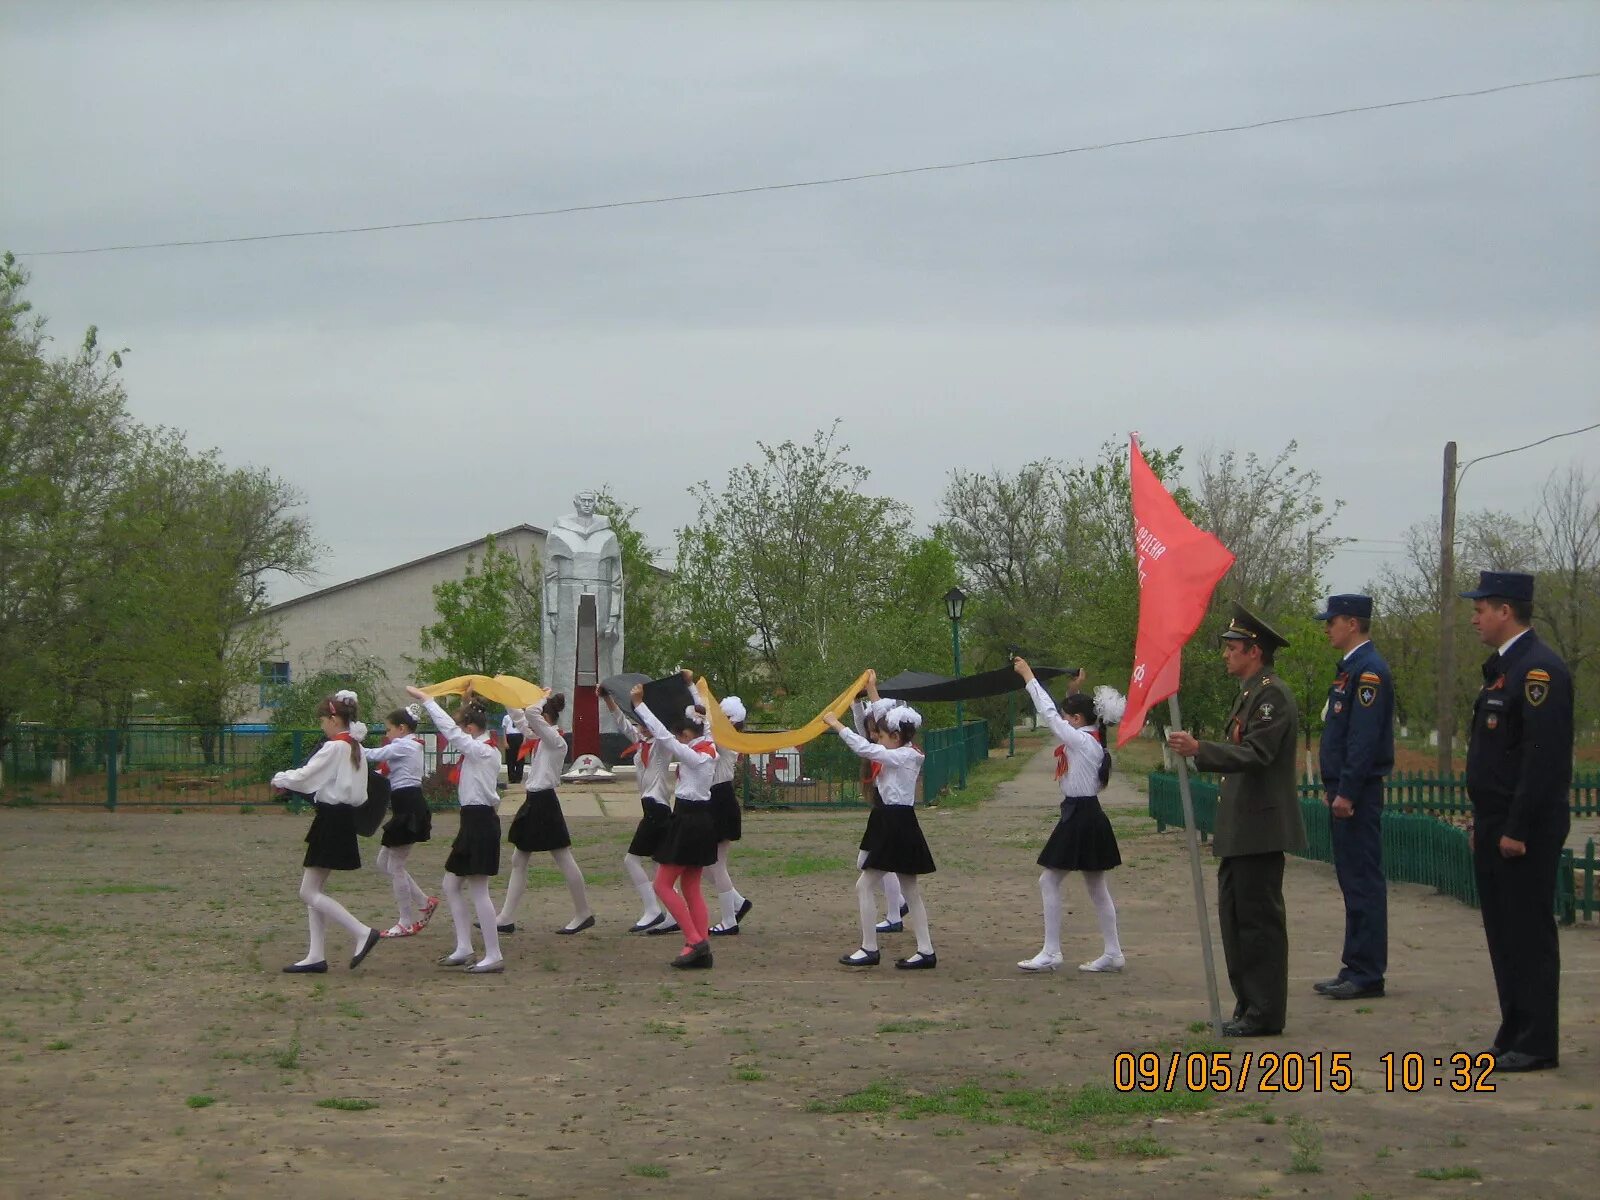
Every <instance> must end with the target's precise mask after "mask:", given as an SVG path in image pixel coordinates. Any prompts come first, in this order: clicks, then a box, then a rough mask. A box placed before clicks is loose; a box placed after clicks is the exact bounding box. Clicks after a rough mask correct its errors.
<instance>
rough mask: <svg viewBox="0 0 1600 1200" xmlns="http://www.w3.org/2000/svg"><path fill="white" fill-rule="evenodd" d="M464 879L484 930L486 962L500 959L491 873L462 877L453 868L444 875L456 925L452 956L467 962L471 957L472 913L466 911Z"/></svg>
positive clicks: (446, 895)
mask: <svg viewBox="0 0 1600 1200" xmlns="http://www.w3.org/2000/svg"><path fill="white" fill-rule="evenodd" d="M463 882H465V883H466V885H467V888H466V890H467V892H468V893H469V894H470V895H471V896H472V907H473V910H474V911H475V912H476V913H477V916H478V925H479V927H480V928H481V929H482V930H483V960H482V961H484V962H486V963H497V962H499V961H500V934H499V933H498V932H496V930H495V927H494V902H493V901H492V900H490V899H489V877H488V876H487V875H468V876H467V877H466V879H465V881H463V879H462V877H461V876H460V875H455V874H452V873H450V872H448V871H447V872H446V873H445V877H444V899H445V903H446V904H448V905H449V906H450V921H451V923H452V924H453V925H455V927H456V948H455V952H454V953H453V954H451V956H450V957H451V958H454V959H456V960H457V961H459V962H466V961H467V960H468V959H470V958H471V957H472V916H473V914H472V913H470V912H468V911H467V904H466V897H465V896H463V895H462V894H461V884H462V883H463Z"/></svg>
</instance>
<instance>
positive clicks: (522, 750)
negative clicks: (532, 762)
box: [517, 738, 539, 762]
mask: <svg viewBox="0 0 1600 1200" xmlns="http://www.w3.org/2000/svg"><path fill="white" fill-rule="evenodd" d="M537 753H539V739H538V738H523V739H522V745H521V746H519V747H518V748H517V761H518V762H527V761H528V760H529V759H530V758H532V757H533V756H534V755H535V754H537Z"/></svg>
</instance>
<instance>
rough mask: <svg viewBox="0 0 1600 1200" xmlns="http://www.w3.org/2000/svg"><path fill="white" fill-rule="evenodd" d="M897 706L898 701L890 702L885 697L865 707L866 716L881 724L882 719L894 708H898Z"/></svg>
mask: <svg viewBox="0 0 1600 1200" xmlns="http://www.w3.org/2000/svg"><path fill="white" fill-rule="evenodd" d="M899 704H900V701H898V700H890V699H888V698H887V697H885V698H883V699H880V700H874V701H873V702H872V703H871V704H869V705H867V715H868V716H870V717H871V718H872V719H873V720H874V721H878V722H880V723H881V722H882V721H883V718H884V717H885V716H887V715H888V714H889V712H890V711H892V710H893V709H894V708H896V707H898V705H899Z"/></svg>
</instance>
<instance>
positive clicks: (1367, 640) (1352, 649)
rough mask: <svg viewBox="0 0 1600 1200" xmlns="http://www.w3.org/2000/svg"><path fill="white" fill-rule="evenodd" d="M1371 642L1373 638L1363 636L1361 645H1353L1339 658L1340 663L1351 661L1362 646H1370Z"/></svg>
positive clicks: (1341, 664)
mask: <svg viewBox="0 0 1600 1200" xmlns="http://www.w3.org/2000/svg"><path fill="white" fill-rule="evenodd" d="M1371 644H1372V639H1371V638H1362V639H1361V645H1360V646H1351V647H1350V649H1349V650H1348V651H1346V652H1345V656H1344V657H1343V658H1341V659H1340V660H1339V665H1340V666H1343V665H1344V664H1345V663H1347V662H1349V661H1350V660H1351V658H1353V657H1354V656H1355V652H1356V651H1357V650H1359V649H1361V646H1370V645H1371Z"/></svg>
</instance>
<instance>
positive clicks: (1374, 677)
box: [1361, 671, 1383, 683]
mask: <svg viewBox="0 0 1600 1200" xmlns="http://www.w3.org/2000/svg"><path fill="white" fill-rule="evenodd" d="M1361 682H1362V683H1382V682H1383V676H1382V675H1379V674H1378V673H1377V672H1376V671H1363V672H1361Z"/></svg>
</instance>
